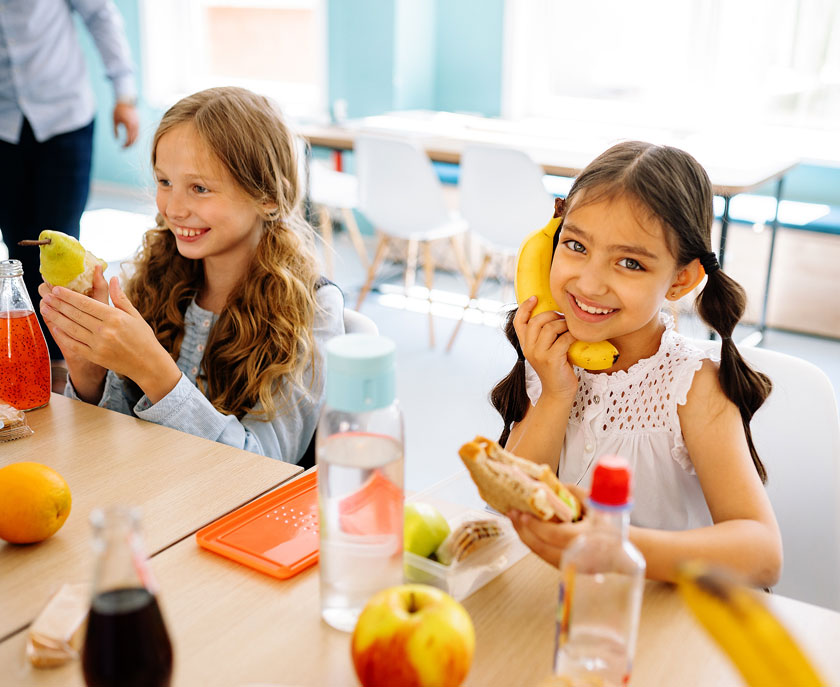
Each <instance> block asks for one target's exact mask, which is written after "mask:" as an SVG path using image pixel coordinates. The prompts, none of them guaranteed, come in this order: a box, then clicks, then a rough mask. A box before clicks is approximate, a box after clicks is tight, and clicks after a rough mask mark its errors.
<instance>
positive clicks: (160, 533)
mask: <svg viewBox="0 0 840 687" xmlns="http://www.w3.org/2000/svg"><path fill="white" fill-rule="evenodd" d="M26 418H27V421H28V423H29V425H30V426H31V427H32V429H34V430H35V434H34V435H32V436H30V437H27V438H25V439H19V440H17V441H13V442H10V443H7V444H2V449H0V467H3V466H5V465H9V464H10V463H15V462H18V461H35V462H39V463H43V464H45V465H48V466H49V467H51V468H53V469H54V470H57V471H58V472H59V473H60V474H61V476H62V477H64V479H65V480H66V481H67V483H68V485H69V486H70V490H71V493H72V498H73V503H72V508H71V511H70V516H69V517H68V518H67V521H66V522H65V523H64V526H63V527H62V528H61V529H60V530H59V531H58V532H57V533H56V534H55V535H53V536H52V537H51V538H49V539H47V540H46V541H43V542H41V543H38V544H31V545H13V544H8V543H6V542H3V541H0V639H3V638H5V637H7V636H9V635H10V634H13V633H14V632H16V631H18V630H20V629H21V628H22V627H23V626H24V625H27V624H28V623H30V622H31V621H32V620H33V619H34V618H35V616H36V615H37V614H38V613H39V611H40V609H41V608H42V607H43V605H44V604H45V603H46V602H47V599H48V598H49V596H50V595H51V594H52V593H53V592H55V591H56V590H57V589H58V588H59V587H60V586H61V585H62V584H63V583H65V582H85V581H89V580H91V578H92V573H93V550H92V549H91V541H92V537H91V534H90V532H91V527H90V524H89V521H88V516H89V515H90V512H91V511H92V510H93V509H94V508H96V507H100V506H108V505H112V504H128V505H136V506H140V507H141V509H142V514H143V519H142V526H143V538H144V543H145V548H146V551H147V553H148V555H150V556H153V555H155V554H157V553H158V552H160V551H162V550H163V549H165V548H167V547H168V546H171V545H172V544H174V543H176V542H178V541H180V540H181V539H183V538H184V537H188V536H189V535H191V534H193V533H194V532H196V531H197V530H198V529H200V528H201V527H203V526H204V525H206V524H207V523H209V522H212V521H213V520H215V519H216V518H218V517H219V516H221V515H223V514H225V513H227V512H229V511H231V510H233V509H234V508H237V507H239V506H240V505H242V504H244V503H246V502H247V501H250V500H251V499H252V498H254V497H256V496H259V495H260V494H262V493H264V492H266V491H268V490H270V489H272V488H273V487H276V486H277V485H279V484H281V483H283V482H285V481H286V480H288V479H289V478H291V477H293V476H294V475H296V474H297V473H299V472H300V471H301V468H299V467H298V466H297V465H290V464H288V463H283V462H280V461H276V460H272V459H270V458H266V457H264V456H259V455H257V454H255V453H250V452H248V451H242V450H240V449H236V448H232V447H230V446H226V445H224V444H219V443H216V442H213V441H208V440H207V439H201V438H199V437H195V436H192V435H191V434H185V433H183V432H178V431H176V430H173V429H169V428H167V427H161V426H160V425H156V424H153V423H151V422H146V421H144V420H139V419H137V418H132V417H129V416H127V415H121V414H119V413H116V412H113V411H111V410H105V409H103V408H98V407H96V406H92V405H90V404H87V403H83V402H81V401H75V400H71V399H69V398H65V397H64V396H60V395H58V394H52V396H51V398H50V403H49V405H47V406H46V407H44V408H41V409H39V410H34V411H31V412H29V413H27V414H26ZM0 665H2V663H0Z"/></svg>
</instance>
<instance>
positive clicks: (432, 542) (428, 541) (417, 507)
mask: <svg viewBox="0 0 840 687" xmlns="http://www.w3.org/2000/svg"><path fill="white" fill-rule="evenodd" d="M449 531H450V528H449V523H448V522H446V518H444V517H443V515H442V514H441V512H440V511H439V510H438V509H437V508H435V507H434V506H433V505H431V504H429V503H421V502H417V501H415V502H412V503H407V504H405V519H404V524H403V548H404V549H405V550H406V551H410V552H411V553H414V554H417V555H418V556H423V557H424V558H426V557H428V556H431V555H432V554H433V553H434V552H435V549H437V547H438V546H440V544H441V542H442V541H443V540H444V539H446V536H447V535H448V534H449Z"/></svg>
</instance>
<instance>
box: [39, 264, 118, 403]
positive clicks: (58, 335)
mask: <svg viewBox="0 0 840 687" xmlns="http://www.w3.org/2000/svg"><path fill="white" fill-rule="evenodd" d="M52 288H53V287H52V284H48V283H47V282H42V283H41V285H40V286H39V287H38V294H39V295H40V296H41V303H40V310H41V316H42V317H43V318H44V323H45V324H46V325H47V328H48V329H49V330H50V334H52V337H53V339H55V342H56V343H57V344H58V347H59V348H60V349H61V354H62V355H63V356H64V362H65V363H66V364H67V371H68V373H69V376H70V379H71V381H72V382H73V387H74V388H75V390H76V394H77V395H78V396H79V398H81V399H82V400H85V401H90V402H97V401H98V400H99V398H101V396H102V388H103V384H104V381H105V375H106V374H107V372H108V370H107V369H105V368H104V367H102V366H101V365H97V364H96V363H92V362H90V361H89V360H87V359H86V358H82V357H80V356H77V355H74V354H73V353H72V352H71V349H70V347H69V346H66V344H67V343H68V342H69V341H71V338H70V337H69V336H68V335H67V334H66V333H64V332H63V331H62V330H61V328H60V327H58V325H56V324H55V323H54V322H50V320H51V319H52V318H51V317H49V313H50V311H51V308H50V306H49V305H47V304H46V303H45V302H44V301H43V298H44V296H47V295H49V294H50V292H51V291H52ZM89 297H90V298H93V299H94V300H97V301H99V302H100V303H104V304H105V305H108V282H106V281H105V277H104V276H103V274H102V267H101V266H100V265H97V266H96V267H95V268H94V272H93V290H92V292H91V293H90V295H89ZM45 313H46V314H47V317H44V315H45Z"/></svg>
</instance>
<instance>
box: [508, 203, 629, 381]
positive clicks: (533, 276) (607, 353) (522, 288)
mask: <svg viewBox="0 0 840 687" xmlns="http://www.w3.org/2000/svg"><path fill="white" fill-rule="evenodd" d="M562 220H563V218H562V217H552V218H551V219H550V220H549V221H548V224H546V225H545V226H544V227H542V228H541V229H537V230H536V231H534V232H532V233H530V234H528V236H526V237H525V240H524V241H523V242H522V245H521V246H519V252H518V253H517V254H516V267H515V269H514V276H513V290H514V291H515V293H516V302H517V303H520V304H521V303H522V302H523V301H526V300H528V299H529V298H530V297H531V296H536V297H537V307H535V308H534V312H532V313H531V317H534V316H535V315H539V314H540V313H544V312H546V311H548V310H556V311H559V310H560V306H558V305H557V302H556V301H555V300H554V298H553V297H552V295H551V288H550V284H549V278H548V277H549V274H550V272H551V256H552V244H553V241H554V234H555V233H556V232H557V228H558V227H559V226H560V222H561V221H562ZM568 358H569V362H571V363H572V365H577V366H578V367H582V368H584V369H586V370H606V369H607V368H610V367H612V366H613V365H614V364H615V361H616V360H618V349H617V348H616V347H615V346H613V345H612V344H611V343H610V342H609V341H598V342H596V343H590V342H587V341H575V342H574V343H573V344H572V345H571V346H570V347H569V353H568Z"/></svg>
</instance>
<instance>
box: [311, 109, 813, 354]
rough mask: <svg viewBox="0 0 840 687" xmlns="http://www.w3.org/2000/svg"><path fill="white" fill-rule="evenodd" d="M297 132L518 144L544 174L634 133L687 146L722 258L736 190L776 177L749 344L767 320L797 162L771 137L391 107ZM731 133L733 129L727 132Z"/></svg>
mask: <svg viewBox="0 0 840 687" xmlns="http://www.w3.org/2000/svg"><path fill="white" fill-rule="evenodd" d="M295 128H296V130H297V132H298V133H299V134H300V135H302V136H304V137H305V138H306V139H307V140H308V141H309V143H310V144H311V145H312V146H313V147H324V148H329V149H331V150H333V151H337V161H338V164H339V165H340V152H341V151H346V150H352V149H353V142H354V140H355V138H356V137H357V136H359V135H363V134H372V135H388V136H405V137H408V138H411V139H413V140H414V141H416V142H417V143H418V144H419V145H420V146H421V147H422V148H423V149H424V150H425V151H426V153H427V154H428V155H429V157H430V158H431V159H432V160H435V161H437V162H450V163H456V164H457V163H458V162H459V161H460V159H461V153H462V152H463V150H464V147H465V146H466V145H469V144H470V143H480V144H490V145H499V146H505V147H509V148H517V149H519V150H522V151H524V152H526V153H528V154H529V155H530V156H531V157H532V158H533V159H534V161H535V162H537V163H538V164H539V165H540V166H541V167H542V168H543V170H545V173H546V174H553V175H557V176H563V177H574V176H577V174H578V173H579V172H580V171H581V170H582V169H583V168H584V167H585V166H586V165H588V164H589V163H590V162H591V161H592V159H593V158H595V156H597V155H598V154H599V153H601V152H603V151H604V150H606V149H607V148H608V147H609V146H610V145H612V144H613V143H615V142H617V141H619V140H627V139H639V140H645V141H651V142H654V143H662V144H668V145H673V146H676V147H680V148H684V149H685V150H688V151H689V152H691V153H692V154H693V155H694V156H695V157H696V158H697V159H698V160H699V161H700V163H701V164H703V166H704V167H705V169H706V171H707V173H708V174H709V178H710V180H711V182H712V188H713V191H714V193H715V195H718V196H721V197H722V198H723V212H722V213H721V217H720V242H719V246H718V251H717V252H718V260H719V262H720V264H721V265H723V264H724V258H725V254H726V238H727V231H728V228H729V223H730V212H729V205H730V200H731V198H732V197H733V196H736V195H738V194H740V193H747V192H749V191H753V190H755V189H757V188H759V187H761V186H764V185H765V184H768V183H775V189H776V192H775V197H776V212H775V215H774V217H773V219H772V220H771V221H770V223H769V224H770V230H771V232H772V233H771V237H770V250H769V254H768V258H767V271H766V274H765V284H764V295H763V301H762V308H761V315H760V317H759V321H758V325H757V332H756V333H755V334H753V335H750V343H752V344H756V343H759V342H760V341H761V339H762V337H763V334H764V330H765V329H766V322H767V301H768V296H769V291H770V277H771V272H772V267H773V251H774V248H775V244H776V234H777V233H778V226H779V216H778V207H779V201H780V200H781V197H782V191H783V189H784V177H785V175H786V174H787V173H788V172H789V171H790V170H791V169H793V168H794V167H795V166H796V165H797V164H798V162H799V161H798V160H794V159H790V158H788V157H784V156H780V155H779V154H777V153H776V152H775V150H776V147H775V145H774V142H773V141H766V142H763V141H742V142H740V143H739V141H738V140H737V139H735V140H733V139H731V138H730V140H727V141H723V140H719V137H720V136H726V135H727V134H728V133H729V132H723V134H720V133H704V132H695V131H681V130H678V129H663V128H659V127H644V126H641V127H640V126H634V127H630V126H619V125H616V124H609V123H601V122H580V121H571V120H570V121H564V120H562V119H560V120H557V121H554V120H552V121H548V120H542V121H536V122H529V121H524V122H515V121H512V120H505V119H501V118H488V117H479V116H475V115H464V114H456V113H451V112H429V111H422V110H421V111H407V112H396V113H389V114H383V115H377V116H373V117H365V118H363V119H358V120H348V121H346V122H344V123H342V124H340V125H339V124H299V125H297V126H296V127H295ZM729 135H730V136H731V134H729Z"/></svg>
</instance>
